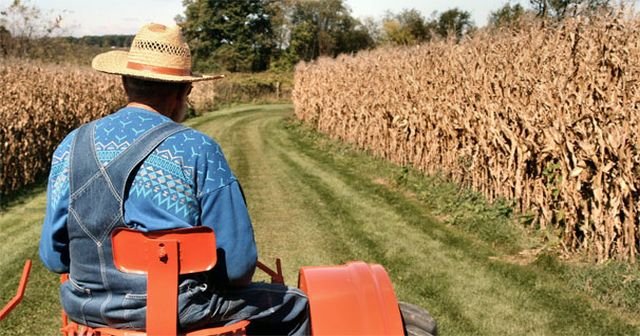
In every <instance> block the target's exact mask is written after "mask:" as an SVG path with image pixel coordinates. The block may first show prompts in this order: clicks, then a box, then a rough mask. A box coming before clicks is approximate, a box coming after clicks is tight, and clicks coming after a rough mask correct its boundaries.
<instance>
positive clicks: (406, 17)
mask: <svg viewBox="0 0 640 336" xmlns="http://www.w3.org/2000/svg"><path fill="white" fill-rule="evenodd" d="M432 28H433V27H432V23H431V22H428V21H427V20H425V18H424V17H423V16H422V14H420V12H419V11H417V10H415V9H405V10H403V11H402V12H400V13H398V14H393V13H390V12H388V13H387V14H386V15H385V18H384V19H383V21H382V31H383V35H384V40H385V41H386V42H390V43H393V44H400V45H411V44H416V43H421V42H424V41H428V40H430V39H431V30H432Z"/></svg>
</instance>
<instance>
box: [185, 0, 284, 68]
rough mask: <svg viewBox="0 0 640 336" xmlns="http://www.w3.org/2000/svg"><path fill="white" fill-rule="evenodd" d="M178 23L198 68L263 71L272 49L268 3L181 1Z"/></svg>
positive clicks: (231, 0)
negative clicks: (181, 15)
mask: <svg viewBox="0 0 640 336" xmlns="http://www.w3.org/2000/svg"><path fill="white" fill-rule="evenodd" d="M183 3H184V6H185V15H184V17H180V19H179V21H180V24H181V25H182V27H183V29H184V35H185V37H186V39H187V40H188V41H189V43H190V47H191V50H192V53H193V56H194V60H195V65H196V67H198V68H201V69H215V68H224V69H227V70H229V71H262V70H266V69H267V67H268V66H269V60H270V56H271V52H272V49H273V46H274V32H273V29H272V26H271V20H270V13H269V12H268V11H267V8H268V7H267V6H266V5H267V4H268V1H264V0H184V2H183Z"/></svg>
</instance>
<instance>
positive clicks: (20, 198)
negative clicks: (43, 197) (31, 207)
mask: <svg viewBox="0 0 640 336" xmlns="http://www.w3.org/2000/svg"><path fill="white" fill-rule="evenodd" d="M46 191H47V181H46V180H45V179H41V180H39V181H38V182H35V183H32V184H30V185H28V186H25V187H22V188H20V189H19V190H17V191H14V192H12V193H11V194H9V195H4V194H0V213H3V212H4V211H7V210H8V209H10V208H13V207H15V206H18V205H20V204H24V203H25V202H27V200H29V199H31V198H33V197H34V196H36V195H38V194H40V193H43V192H46Z"/></svg>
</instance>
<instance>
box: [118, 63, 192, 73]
mask: <svg viewBox="0 0 640 336" xmlns="http://www.w3.org/2000/svg"><path fill="white" fill-rule="evenodd" d="M127 68H128V69H131V70H139V71H151V72H153V73H157V74H161V75H171V76H190V75H191V69H176V68H168V67H161V66H154V65H147V64H141V63H135V62H131V61H129V62H127Z"/></svg>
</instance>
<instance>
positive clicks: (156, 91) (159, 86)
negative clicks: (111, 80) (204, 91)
mask: <svg viewBox="0 0 640 336" xmlns="http://www.w3.org/2000/svg"><path fill="white" fill-rule="evenodd" d="M122 84H123V85H124V90H125V91H126V93H127V96H128V97H129V100H141V101H145V100H152V101H154V100H158V99H163V98H164V97H166V96H168V95H170V94H172V93H174V92H181V91H182V90H186V89H187V87H188V86H189V85H190V83H179V82H176V83H173V82H159V81H152V80H146V79H140V78H136V77H129V76H122Z"/></svg>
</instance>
